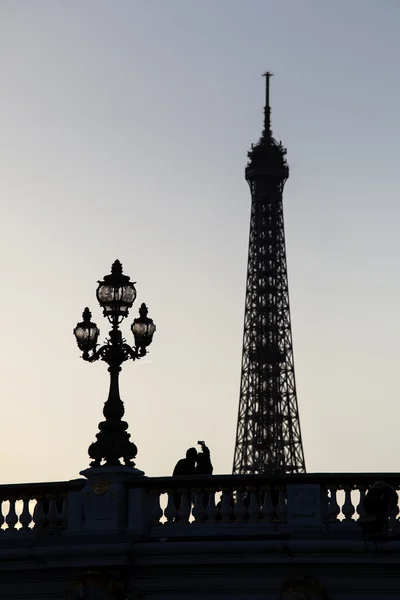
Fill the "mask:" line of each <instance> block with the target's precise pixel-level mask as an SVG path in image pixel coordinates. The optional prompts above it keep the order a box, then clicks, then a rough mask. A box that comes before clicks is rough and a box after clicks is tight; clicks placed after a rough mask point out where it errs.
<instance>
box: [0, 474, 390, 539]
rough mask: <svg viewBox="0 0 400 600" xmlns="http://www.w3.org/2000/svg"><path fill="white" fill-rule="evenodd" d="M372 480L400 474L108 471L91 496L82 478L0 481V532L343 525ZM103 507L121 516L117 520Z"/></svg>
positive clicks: (351, 519)
mask: <svg viewBox="0 0 400 600" xmlns="http://www.w3.org/2000/svg"><path fill="white" fill-rule="evenodd" d="M376 481H385V482H386V483H388V484H389V485H391V486H392V487H393V488H394V489H395V490H397V491H400V473H341V474H339V473H311V474H299V475H244V476H241V475H213V476H197V477H132V478H131V479H129V478H128V479H125V480H124V481H123V482H121V484H119V488H118V489H116V488H115V487H114V488H113V484H112V483H108V482H107V476H106V475H105V477H104V481H103V480H102V485H101V486H100V488H99V486H97V488H96V490H95V492H94V494H91V493H90V482H88V481H87V480H86V479H77V480H72V481H64V482H54V483H35V484H7V485H0V537H1V536H2V534H3V533H18V534H22V533H23V532H34V531H41V532H49V533H51V532H52V531H53V532H58V533H62V532H63V531H67V532H69V531H79V530H80V528H82V530H84V529H85V527H86V530H90V531H95V530H96V527H97V523H98V524H99V527H101V528H102V531H104V528H105V527H107V525H105V523H106V522H107V519H108V520H109V523H113V525H112V527H113V528H114V529H115V528H117V529H124V528H125V530H127V531H129V530H130V529H132V528H133V527H135V528H137V529H138V530H141V532H142V533H143V535H153V534H154V535H160V533H159V532H160V531H161V530H160V527H161V528H164V529H163V530H164V531H165V532H167V531H168V532H171V531H173V530H174V529H175V530H176V531H183V529H184V528H185V527H186V529H187V532H188V534H189V532H190V531H192V532H194V531H196V534H197V533H198V532H199V531H200V529H199V528H197V527H196V528H195V529H193V526H197V525H203V526H204V530H205V529H207V525H211V524H213V525H214V524H219V525H224V524H225V525H230V526H231V527H232V528H235V530H237V531H238V532H239V529H238V528H240V527H241V526H245V525H250V524H251V526H252V527H253V529H254V527H255V525H256V524H259V525H260V526H262V525H267V526H268V527H271V526H273V528H274V530H279V529H280V528H281V529H282V530H283V529H284V527H283V526H290V527H302V526H306V527H309V526H319V527H321V526H323V527H327V528H328V529H329V528H330V527H331V528H339V529H342V530H344V529H345V528H346V527H348V526H354V525H355V523H356V521H357V520H358V518H359V517H360V516H364V511H363V506H362V501H363V498H364V497H365V494H366V492H367V491H368V489H369V488H370V486H371V485H372V484H373V483H375V482H376ZM105 494H108V495H109V498H108V501H107V502H105V501H104V498H102V496H104V495H105ZM96 507H97V508H96ZM90 511H99V515H98V518H97V517H96V519H89V518H88V517H89V516H90ZM101 511H106V512H107V511H108V512H109V513H112V512H113V511H114V513H119V514H118V515H117V518H114V517H115V515H114V516H112V515H111V516H110V514H101ZM398 515H399V506H396V507H395V509H394V510H393V512H392V514H391V516H390V520H391V521H392V522H393V523H394V522H397V519H398ZM88 521H90V522H91V524H90V526H89V524H88ZM133 524H134V525H133ZM110 527H111V525H110ZM214 529H215V527H214ZM219 529H220V530H221V529H222V528H221V527H220V528H219ZM256 530H257V529H256V528H255V529H254V532H256ZM151 532H153V533H151Z"/></svg>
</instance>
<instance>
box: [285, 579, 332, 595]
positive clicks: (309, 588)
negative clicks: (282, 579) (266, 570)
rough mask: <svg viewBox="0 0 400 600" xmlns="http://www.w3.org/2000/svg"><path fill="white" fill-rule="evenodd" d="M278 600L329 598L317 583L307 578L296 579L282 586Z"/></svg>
mask: <svg viewBox="0 0 400 600" xmlns="http://www.w3.org/2000/svg"><path fill="white" fill-rule="evenodd" d="M278 600H330V598H329V596H328V595H327V593H326V591H325V589H324V588H323V587H322V585H320V584H319V583H318V582H316V581H313V580H312V579H309V578H307V577H298V578H296V579H291V580H289V581H287V582H286V583H285V584H284V585H283V587H282V589H281V594H280V596H279V598H278Z"/></svg>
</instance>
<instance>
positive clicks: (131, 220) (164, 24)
mask: <svg viewBox="0 0 400 600" xmlns="http://www.w3.org/2000/svg"><path fill="white" fill-rule="evenodd" d="M399 28H400V4H399V2H398V0H335V2H321V0H240V1H239V0H201V2H198V1H195V0H118V1H116V0H108V1H106V0H85V1H84V2H69V1H67V0H19V1H18V2H15V1H13V0H2V1H0V75H1V83H2V85H1V94H0V132H1V140H2V143H1V144H0V198H1V209H2V219H1V235H0V267H1V278H2V285H1V288H2V292H1V312H2V326H1V331H2V345H1V364H2V375H1V379H0V394H1V395H0V397H1V402H2V408H3V410H2V419H1V421H0V447H1V455H2V457H3V460H2V462H1V476H0V479H1V482H13V481H19V482H24V481H43V480H63V479H70V478H75V477H77V476H78V473H79V471H80V470H82V469H84V468H86V467H87V465H88V462H89V459H88V456H87V447H88V446H89V444H90V443H91V442H92V441H94V439H95V434H96V432H97V425H98V422H99V421H100V420H101V419H102V407H103V402H104V401H105V399H106V397H107V393H108V374H107V370H106V365H105V364H103V363H96V364H93V365H89V364H87V363H85V362H83V361H82V360H81V359H80V358H79V351H78V348H77V347H76V344H75V340H74V338H73V336H72V329H73V327H74V326H75V325H76V323H77V321H78V320H80V317H81V312H82V310H83V308H84V307H85V306H86V305H87V306H89V307H90V308H91V310H92V312H93V319H94V320H95V321H96V322H97V324H98V326H99V327H100V329H101V334H102V337H104V336H105V335H106V334H107V331H108V327H107V323H106V321H105V320H104V319H103V317H102V315H101V310H100V307H99V306H98V305H97V302H96V299H95V290H96V281H97V280H98V279H101V278H102V277H103V275H105V274H107V273H108V272H109V269H110V266H111V263H112V262H113V261H114V260H115V259H116V258H119V259H120V260H121V261H122V263H123V265H124V270H125V272H126V273H127V274H128V275H130V276H131V278H132V279H133V280H134V281H137V291H138V297H137V302H136V304H135V306H134V308H133V310H132V311H131V314H130V316H129V319H128V322H126V323H125V324H124V326H123V327H124V332H125V334H126V337H127V338H128V339H131V333H130V329H129V328H130V324H131V322H132V320H133V318H134V317H135V316H136V315H137V309H138V308H139V305H140V303H141V302H143V301H144V302H146V303H147V304H148V306H149V311H150V316H151V317H152V318H153V319H154V321H155V322H156V324H157V332H156V335H155V337H154V342H153V345H152V346H151V348H150V354H149V356H148V359H145V360H143V361H142V362H137V363H125V365H124V368H123V372H122V376H121V395H122V398H123V400H124V402H125V408H126V419H127V421H128V422H129V425H130V432H131V434H132V439H133V440H134V441H135V443H136V444H137V446H138V448H139V453H138V457H137V466H138V467H139V468H141V469H143V470H144V471H145V472H146V474H147V475H169V474H170V473H171V472H172V469H173V467H174V465H175V463H176V461H177V460H178V459H179V458H182V456H183V455H184V453H185V451H186V449H187V448H188V447H189V446H192V445H195V444H196V442H197V441H198V440H200V439H201V440H202V439H204V440H205V441H206V442H207V443H208V445H209V446H210V448H211V452H212V460H213V463H214V470H215V473H230V472H231V469H232V460H233V451H234V440H235V433H236V419H237V408H238V399H239V383H240V362H241V351H242V347H241V346H242V328H243V312H244V294H245V279H246V261H247V246H248V230H249V215H250V194H249V190H248V186H247V184H246V182H245V179H244V167H245V164H246V160H247V159H246V153H247V150H248V149H249V147H250V145H251V143H252V142H256V141H257V140H258V138H259V135H260V133H261V130H262V118H263V113H262V109H263V101H264V79H263V78H262V77H261V74H262V73H263V72H264V71H265V70H267V69H269V70H271V71H272V72H273V73H274V74H275V77H274V78H273V79H272V81H271V85H272V89H271V104H272V126H273V131H274V134H275V136H276V138H277V139H281V140H282V141H283V143H284V144H285V146H286V147H287V149H288V161H289V165H290V178H289V181H288V183H287V185H286V188H285V196H284V209H285V220H286V240H287V258H288V271H289V285H290V301H291V311H292V324H293V340H294V357H295V367H296V379H297V391H298V402H299V410H300V420H301V428H302V434H303V443H304V451H305V458H306V464H307V470H308V471H309V472H313V471H314V472H315V471H319V472H321V471H337V472H341V471H397V470H399V460H400V459H399V456H400V438H399V435H398V431H399V425H398V423H399V420H400V402H399V399H400V398H399V387H400V386H399V374H398V373H399V368H398V364H399V358H400V350H399V339H400V319H399V309H398V306H399V296H400V277H399V267H400V239H399V234H398V232H399V221H400V205H399V200H398V190H399V187H400V168H399V157H400V122H399V117H398V115H399V107H400V76H399V66H398V64H399V58H400V38H399V35H398V32H399ZM132 341H133V340H132Z"/></svg>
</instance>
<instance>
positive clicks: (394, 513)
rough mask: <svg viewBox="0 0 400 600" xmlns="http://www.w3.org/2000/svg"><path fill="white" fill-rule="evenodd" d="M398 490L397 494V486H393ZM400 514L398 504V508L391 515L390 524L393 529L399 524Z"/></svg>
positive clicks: (397, 505)
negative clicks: (399, 517) (399, 516)
mask: <svg viewBox="0 0 400 600" xmlns="http://www.w3.org/2000/svg"><path fill="white" fill-rule="evenodd" d="M393 487H394V488H395V490H396V492H398V489H397V486H393ZM398 514H399V503H398V502H397V504H396V506H395V507H394V509H393V510H392V512H391V513H390V515H389V523H390V525H391V527H393V525H395V524H396V523H397V516H398Z"/></svg>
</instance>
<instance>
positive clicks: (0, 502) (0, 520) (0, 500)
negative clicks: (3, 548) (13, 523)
mask: <svg viewBox="0 0 400 600" xmlns="http://www.w3.org/2000/svg"><path fill="white" fill-rule="evenodd" d="M4 523H5V518H4V514H3V498H0V533H2V532H3V531H4V528H3V525H4Z"/></svg>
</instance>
